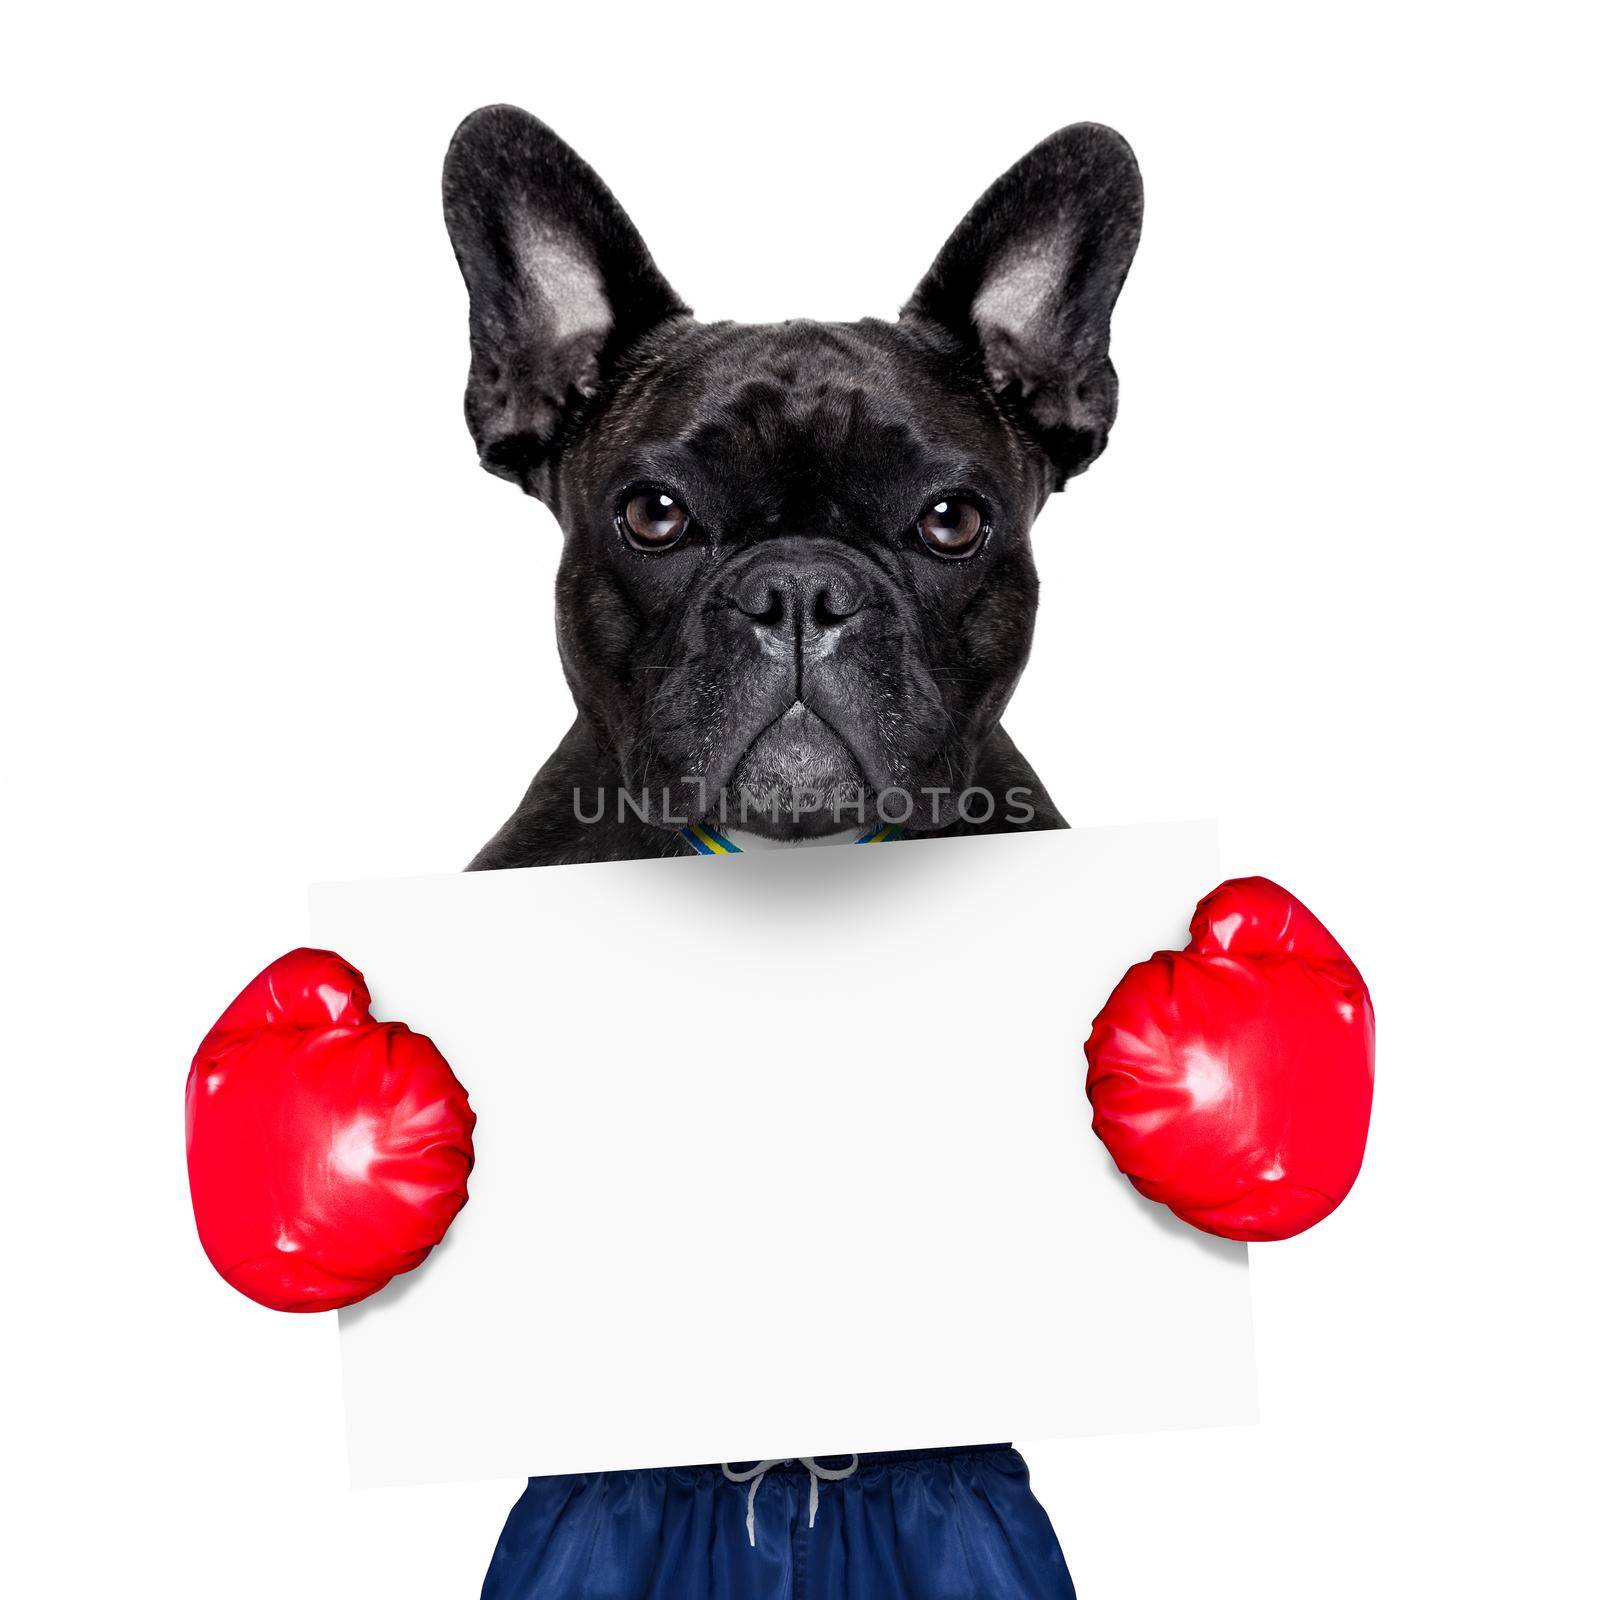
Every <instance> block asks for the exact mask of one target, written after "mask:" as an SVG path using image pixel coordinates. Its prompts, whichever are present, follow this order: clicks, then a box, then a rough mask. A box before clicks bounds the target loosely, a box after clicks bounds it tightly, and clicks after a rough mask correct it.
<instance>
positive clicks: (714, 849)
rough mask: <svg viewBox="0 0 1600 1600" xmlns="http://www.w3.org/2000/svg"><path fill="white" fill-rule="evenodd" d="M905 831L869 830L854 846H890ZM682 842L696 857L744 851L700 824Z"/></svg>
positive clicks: (892, 826) (896, 826)
mask: <svg viewBox="0 0 1600 1600" xmlns="http://www.w3.org/2000/svg"><path fill="white" fill-rule="evenodd" d="M904 832H905V829H904V828H903V827H901V826H900V824H899V823H890V824H889V826H887V827H884V828H869V829H868V830H867V831H866V832H865V833H864V834H862V835H861V837H860V838H859V839H856V840H855V841H853V842H854V843H856V844H892V843H893V842H894V841H895V840H896V839H898V838H899V837H900V835H901V834H902V833H904ZM682 837H683V842H684V843H685V844H686V845H688V847H689V848H690V849H691V850H693V851H694V853H695V854H696V855H697V856H742V855H743V854H744V851H743V850H741V849H740V848H739V847H738V845H736V844H735V843H734V842H733V840H732V839H730V838H729V837H728V836H727V835H726V834H724V833H718V832H717V830H716V829H715V828H708V827H706V826H704V825H703V824H702V823H698V822H697V823H695V825H694V826H693V827H690V828H685V829H684V830H683V834H682Z"/></svg>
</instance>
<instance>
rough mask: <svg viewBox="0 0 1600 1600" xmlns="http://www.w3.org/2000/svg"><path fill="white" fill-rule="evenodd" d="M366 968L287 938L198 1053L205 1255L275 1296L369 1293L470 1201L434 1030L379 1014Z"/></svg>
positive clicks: (326, 1297) (194, 1159) (465, 1119)
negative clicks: (431, 1035)
mask: <svg viewBox="0 0 1600 1600" xmlns="http://www.w3.org/2000/svg"><path fill="white" fill-rule="evenodd" d="M369 1005H370V996H369V995H368V993H367V986H366V983H365V982H364V981H363V979H362V977H361V974H360V973H359V972H357V971H356V969H355V968H354V967H352V966H351V965H350V963H349V962H347V961H345V960H342V959H341V958H340V957H339V956H336V955H334V954H333V953H332V952H331V951H327V950H292V951H290V953H289V954H288V955H286V956H280V957H279V958H278V960H276V961H274V962H273V963H272V965H271V966H270V967H268V968H267V969H266V971H264V972H262V973H261V974H260V975H259V976H257V977H256V978H254V979H253V980H252V981H251V982H250V983H249V984H248V985H247V986H246V987H245V989H244V991H243V992H242V993H241V994H240V995H239V997H238V999H237V1000H235V1001H234V1002H233V1004H232V1005H230V1006H229V1007H228V1009H227V1010H226V1011H224V1012H223V1014H222V1015H221V1017H219V1018H218V1019H217V1023H216V1026H215V1027H213V1028H212V1030H211V1031H210V1033H208V1034H207V1035H206V1036H205V1038H204V1040H202V1042H201V1045H200V1049H199V1051H198V1052H197V1053H196V1055H195V1058H194V1064H193V1066H192V1067H191V1068H190V1069H189V1084H188V1093H187V1098H186V1120H187V1130H188V1146H189V1192H190V1196H191V1198H192V1199H193V1201H194V1217H195V1223H196V1225H197V1226H198V1228H199V1230H200V1242H201V1244H202V1245H203V1246H204V1247H205V1252H206V1254H207V1255H208V1256H209V1257H210V1258H211V1264H212V1265H213V1266H214V1267H215V1268H216V1269H217V1271H218V1272H220V1273H221V1274H222V1276H223V1277H224V1278H226V1279H227V1280H228V1282H229V1283H231V1284H232V1285H233V1286H234V1288H235V1289H237V1290H239V1291H240V1293H241V1294H246V1295H248V1296H249V1297H250V1298H251V1299H252V1300H256V1301H259V1302H260V1303H261V1304H262V1305H264V1306H271V1307H272V1308H273V1309H274V1310H277V1311H328V1310H332V1309H334V1308H335V1307H338V1306H347V1305H352V1304H354V1303H355V1302H356V1301H357V1300H363V1299H365V1298H366V1297H367V1296H368V1295H370V1294H375V1293H376V1292H377V1291H378V1290H379V1289H381V1288H382V1287H383V1286H384V1284H386V1283H387V1282H388V1281H389V1280H390V1279H391V1278H393V1277H395V1276H396V1275H397V1274H398V1273H402V1272H409V1271H410V1270H411V1269H412V1268H413V1267H415V1266H417V1265H418V1263H420V1262H421V1261H422V1259H423V1257H425V1256H426V1255H427V1253H428V1252H429V1251H430V1250H431V1249H432V1248H433V1247H434V1245H436V1244H437V1243H438V1242H439V1240H440V1239H442V1238H443V1237H444V1233H445V1229H446V1228H448V1227H449V1226H450V1223H451V1221H452V1220H453V1219H454V1217H455V1215H456V1213H457V1212H458V1211H459V1210H460V1209H461V1207H462V1206H463V1205H464V1204H465V1203H466V1199H467V1174H468V1173H469V1172H470V1171H471V1169H472V1128H473V1123H474V1121H475V1120H476V1119H475V1118H474V1116H473V1113H472V1109H471V1107H470V1106H469V1105H468V1104H467V1094H466V1090H464V1089H463V1088H462V1087H461V1085H460V1084H459V1083H458V1082H457V1081H456V1077H455V1074H454V1073H452V1072H451V1070H450V1068H449V1066H448V1064H447V1063H446V1062H445V1059H444V1057H443V1056H442V1055H440V1054H439V1052H438V1050H437V1049H435V1048H434V1045H433V1043H432V1041H431V1040H429V1039H427V1038H424V1037H423V1036H422V1035H421V1034H417V1033H412V1032H411V1030H410V1029H409V1028H407V1027H406V1026H405V1025H404V1024H403V1023H399V1022H375V1021H373V1019H372V1014H371V1011H370V1010H369Z"/></svg>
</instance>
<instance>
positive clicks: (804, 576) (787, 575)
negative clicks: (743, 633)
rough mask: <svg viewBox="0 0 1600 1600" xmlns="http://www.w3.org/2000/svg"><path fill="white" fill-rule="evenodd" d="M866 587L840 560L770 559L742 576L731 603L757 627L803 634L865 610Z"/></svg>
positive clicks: (836, 622)
mask: <svg viewBox="0 0 1600 1600" xmlns="http://www.w3.org/2000/svg"><path fill="white" fill-rule="evenodd" d="M862 601H863V595H862V586H861V583H860V580H859V579H858V578H856V577H855V576H854V575H853V574H852V573H851V571H850V569H849V568H848V567H846V566H845V565H844V563H843V562H840V561H831V560H828V559H827V558H825V557H824V558H817V559H813V560H802V561H783V562H766V563H763V564H762V565H760V566H757V567H752V568H751V570H750V571H749V572H747V573H746V574H745V575H744V577H743V578H741V579H740V580H739V583H738V585H737V587H736V588H735V589H734V592H733V602H734V604H735V605H736V606H738V608H739V609H740V610H741V611H742V612H743V613H744V614H745V615H746V616H747V617H749V619H750V621H751V622H752V623H753V624H754V625H755V627H756V628H757V629H758V630H760V629H770V630H772V631H774V632H781V633H785V634H787V633H798V634H801V635H804V634H806V633H808V632H811V631H812V630H822V631H827V630H830V629H833V628H837V627H838V626H839V625H840V623H842V622H845V621H846V620H848V619H849V618H850V617H853V616H854V615H855V614H856V612H858V611H859V610H860V609H861V606H862Z"/></svg>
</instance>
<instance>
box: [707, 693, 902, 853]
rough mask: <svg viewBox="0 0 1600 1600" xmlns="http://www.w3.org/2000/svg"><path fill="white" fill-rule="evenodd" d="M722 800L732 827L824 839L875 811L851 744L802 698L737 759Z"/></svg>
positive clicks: (774, 835) (783, 836)
mask: <svg viewBox="0 0 1600 1600" xmlns="http://www.w3.org/2000/svg"><path fill="white" fill-rule="evenodd" d="M724 799H725V811H726V815H727V820H728V825H729V826H730V827H735V828H742V829H744V830H746V831H747V832H750V833H757V834H762V835H764V836H766V837H767V838H771V839H816V838H822V837H824V836H826V835H827V834H830V833H840V832H843V831H844V830H846V829H849V828H855V827H861V826H864V825H865V823H866V822H869V821H870V820H871V818H872V815H873V811H872V793H871V790H870V789H869V788H868V787H867V783H866V779H865V778H864V776H863V775H862V771H861V767H860V764H859V763H858V762H857V761H856V758H855V757H854V755H852V754H851V752H850V748H849V746H848V745H846V744H845V742H844V740H842V739H841V738H840V737H839V736H838V734H836V733H835V732H834V731H833V729H832V728H830V727H829V726H828V724H827V723H826V722H824V721H823V720H822V719H821V718H820V717H819V716H817V715H816V713H815V712H813V711H812V710H810V708H809V707H807V706H804V705H802V704H800V702H799V701H796V702H795V704H794V705H792V706H790V708H789V709H788V710H787V711H786V712H784V714H783V715H782V716H781V717H779V718H778V720H777V721H776V722H774V723H772V724H771V725H770V726H769V727H768V728H767V729H766V731H765V732H763V733H762V734H761V735H760V737H759V738H757V739H756V741H755V742H754V743H753V744H752V745H751V746H750V748H749V749H748V750H746V751H745V753H744V755H743V756H741V757H740V758H739V764H738V765H737V766H736V767H735V768H734V773H733V777H732V779H731V780H730V781H729V784H728V788H727V790H726V791H725V795H724Z"/></svg>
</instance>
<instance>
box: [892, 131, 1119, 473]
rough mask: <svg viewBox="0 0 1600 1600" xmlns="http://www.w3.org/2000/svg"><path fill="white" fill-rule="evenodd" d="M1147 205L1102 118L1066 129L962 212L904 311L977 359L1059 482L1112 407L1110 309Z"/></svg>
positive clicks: (1085, 461) (1106, 423)
mask: <svg viewBox="0 0 1600 1600" xmlns="http://www.w3.org/2000/svg"><path fill="white" fill-rule="evenodd" d="M1143 212H1144V190H1143V186H1142V184H1141V183H1140V179H1139V166H1138V163H1137V162H1136V161H1135V160H1134V157H1133V151H1132V150H1131V149H1130V148H1129V147H1128V144H1127V141H1126V140H1125V139H1123V137H1122V136H1121V135H1120V134H1118V133H1114V132H1113V131H1112V130H1111V129H1110V128H1104V127H1101V126H1100V125H1099V124H1098V123H1093V122H1080V123H1076V124H1074V125H1073V126H1072V127H1070V128H1063V129H1061V131H1060V132H1059V133H1054V134H1052V135H1051V136H1050V137H1049V138H1048V139H1046V140H1045V141H1044V143H1043V144H1040V145H1038V146H1036V147H1035V148H1034V149H1033V150H1031V151H1029V153H1028V154H1027V155H1025V156H1024V157H1023V158H1022V160H1020V161H1019V162H1018V163H1017V164H1016V165H1015V166H1014V167H1012V169H1011V170H1010V171H1009V172H1007V173H1006V174H1005V176H1004V177H1002V178H1000V179H999V180H998V181H997V182H996V183H995V184H994V185H993V186H992V187H991V188H990V189H989V190H988V192H987V193H986V194H985V195H984V196H983V198H982V199H981V200H979V201H978V203H977V204H976V205H975V206H974V207H973V208H972V210H971V211H969V212H968V213H967V215H966V217H965V218H964V219H963V220H962V222H961V225H960V226H959V227H958V228H957V229H956V231H955V232H954V233H953V234H951V236H950V239H949V241H948V242H947V243H946V245H945V247H944V249H942V250H941V251H940V252H939V256H938V259H937V260H936V261H935V262H934V263H933V266H932V267H931V268H930V269H929V271H928V275H927V276H926V277H925V278H924V279H923V280H922V282H921V283H920V284H919V285H918V286H917V291H916V293H915V294H914V295H912V297H911V299H910V301H909V302H908V303H907V305H906V307H905V309H904V310H903V311H902V312H901V316H902V317H904V318H912V319H916V318H924V319H927V320H930V321H933V322H936V323H938V324H939V325H940V326H941V327H943V328H945V329H946V330H947V331H948V332H950V333H953V334H954V335H955V336H956V337H957V338H958V339H960V340H961V341H962V342H963V343H964V344H966V345H968V346H969V347H970V348H972V349H973V350H974V351H975V353H976V354H977V355H979V356H980V357H981V359H982V362H983V367H984V371H985V374H986V375H987V378H988V381H989V384H990V386H991V387H992V388H993V389H994V390H995V392H996V393H997V394H998V395H999V396H1000V397H1001V399H1002V400H1003V401H1004V402H1005V403H1006V404H1007V405H1008V407H1009V408H1010V409H1011V410H1012V412H1013V414H1014V415H1016V416H1017V417H1018V419H1019V420H1020V421H1021V422H1022V423H1023V424H1024V426H1025V427H1026V428H1027V429H1028V431H1029V432H1030V433H1032V434H1033V435H1034V437H1035V438H1036V439H1037V440H1038V441H1039V443H1040V444H1041V445H1042V446H1043V447H1044V449H1045V450H1046V451H1047V452H1048V454H1049V456H1050V459H1051V461H1052V462H1053V463H1054V465H1055V467H1056V471H1057V478H1056V483H1055V487H1056V488H1058V489H1059V488H1060V487H1061V485H1062V484H1063V483H1065V482H1066V480H1067V479H1068V478H1070V477H1072V476H1073V475H1074V474H1075V473H1079V472H1082V471H1083V469H1084V468H1085V467H1087V466H1088V465H1089V463H1090V462H1091V461H1093V460H1094V459H1095V457H1096V456H1098V455H1099V454H1100V452H1101V451H1102V450H1103V449H1105V444H1106V435H1107V434H1108V433H1109V432H1110V430H1111V423H1112V421H1113V419H1114V418H1115V417H1116V414H1117V374H1116V370H1115V368H1113V367H1112V365H1111V356H1110V343H1111V309H1112V307H1113V306H1115V305H1116V303H1117V296H1118V294H1119V293H1120V292H1121V290H1122V283H1123V280H1124V279H1125V278H1126V277H1127V275H1128V267H1129V265H1130V263H1131V262H1132V261H1133V253H1134V251H1135V249H1137V247H1138V244H1139V225H1140V221H1141V219H1142V216H1143Z"/></svg>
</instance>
